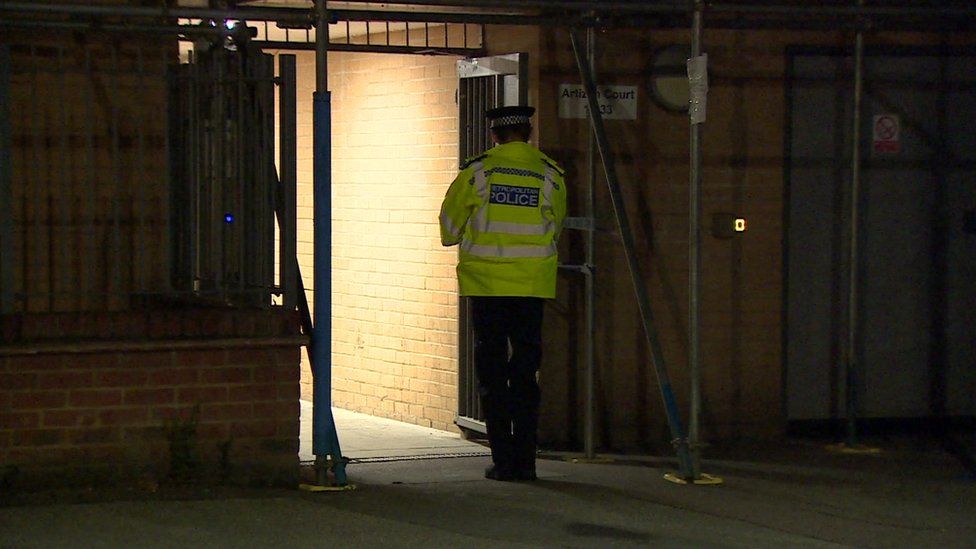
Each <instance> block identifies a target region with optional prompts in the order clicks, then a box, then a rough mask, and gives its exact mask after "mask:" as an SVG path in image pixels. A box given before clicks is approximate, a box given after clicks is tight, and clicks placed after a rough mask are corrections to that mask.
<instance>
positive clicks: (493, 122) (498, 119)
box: [485, 105, 535, 129]
mask: <svg viewBox="0 0 976 549" xmlns="http://www.w3.org/2000/svg"><path fill="white" fill-rule="evenodd" d="M533 114H535V107H524V106H520V105H511V106H508V107H496V108H494V109H489V110H488V111H486V112H485V118H487V119H488V122H489V126H490V127H491V128H492V129H495V128H501V127H504V126H517V125H519V124H529V123H530V122H529V120H530V119H531V118H532V115H533Z"/></svg>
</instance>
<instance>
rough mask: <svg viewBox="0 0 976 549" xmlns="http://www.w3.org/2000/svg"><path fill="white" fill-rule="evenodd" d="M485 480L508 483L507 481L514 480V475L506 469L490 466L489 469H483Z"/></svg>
mask: <svg viewBox="0 0 976 549" xmlns="http://www.w3.org/2000/svg"><path fill="white" fill-rule="evenodd" d="M485 478H488V479H491V480H503V481H508V480H515V475H514V474H513V473H512V472H511V471H509V470H508V469H502V468H501V467H499V466H497V465H492V466H491V467H488V468H487V469H485Z"/></svg>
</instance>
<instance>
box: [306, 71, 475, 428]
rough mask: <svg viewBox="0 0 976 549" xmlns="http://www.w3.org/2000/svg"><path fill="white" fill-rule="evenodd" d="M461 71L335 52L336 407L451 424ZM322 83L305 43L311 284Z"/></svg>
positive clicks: (308, 274) (420, 422)
mask: <svg viewBox="0 0 976 549" xmlns="http://www.w3.org/2000/svg"><path fill="white" fill-rule="evenodd" d="M454 67H455V59H454V58H451V57H433V56H416V55H414V56H409V55H390V54H382V55H381V54H361V53H345V52H334V53H330V54H329V87H330V90H331V91H332V142H333V153H332V161H333V171H332V175H333V189H332V200H333V202H332V209H333V225H332V235H333V264H332V267H333V271H332V286H333V288H332V289H333V294H332V295H333V308H332V321H333V325H332V338H333V347H332V373H333V376H332V380H333V381H332V384H333V391H332V399H333V404H334V405H335V406H338V407H340V408H345V409H349V410H355V411H358V412H365V413H368V414H372V415H377V416H382V417H387V418H392V419H396V420H400V421H406V422H409V423H414V424H418V425H425V426H430V427H434V428H437V429H444V430H452V431H453V430H455V429H456V428H455V427H454V417H455V415H456V411H457V329H458V328H457V326H458V324H457V283H456V280H455V274H454V265H455V263H456V254H455V252H454V250H451V249H444V248H442V247H441V245H440V239H439V232H438V225H437V214H438V210H439V208H440V201H441V199H442V197H443V195H444V192H445V191H446V190H447V186H448V184H450V182H451V180H452V178H453V177H454V175H455V173H456V171H457V150H458V130H457V106H456V104H455V90H456V87H457V80H456V76H455V68H454ZM314 85H315V71H314V55H313V54H311V53H307V54H306V53H301V54H299V55H298V147H299V153H298V155H299V160H298V187H299V188H298V218H299V226H298V253H299V263H300V265H301V269H302V274H303V276H304V281H305V287H306V288H308V289H310V290H312V289H314V288H313V278H312V277H313V270H312V234H313V226H312V206H313V203H312V92H313V89H314ZM309 299H310V301H311V300H312V299H314V292H309ZM302 395H303V397H304V398H311V375H310V374H309V366H308V362H307V358H306V359H305V364H304V366H303V377H302Z"/></svg>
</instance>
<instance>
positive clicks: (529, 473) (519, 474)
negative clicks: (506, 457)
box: [514, 469, 539, 481]
mask: <svg viewBox="0 0 976 549" xmlns="http://www.w3.org/2000/svg"><path fill="white" fill-rule="evenodd" d="M514 476H515V480H526V481H532V480H536V479H538V478H539V477H537V476H536V475H535V469H519V470H516V471H515V474H514Z"/></svg>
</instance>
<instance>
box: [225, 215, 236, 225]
mask: <svg viewBox="0 0 976 549" xmlns="http://www.w3.org/2000/svg"><path fill="white" fill-rule="evenodd" d="M233 222H234V214H232V213H225V214H224V223H233Z"/></svg>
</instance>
